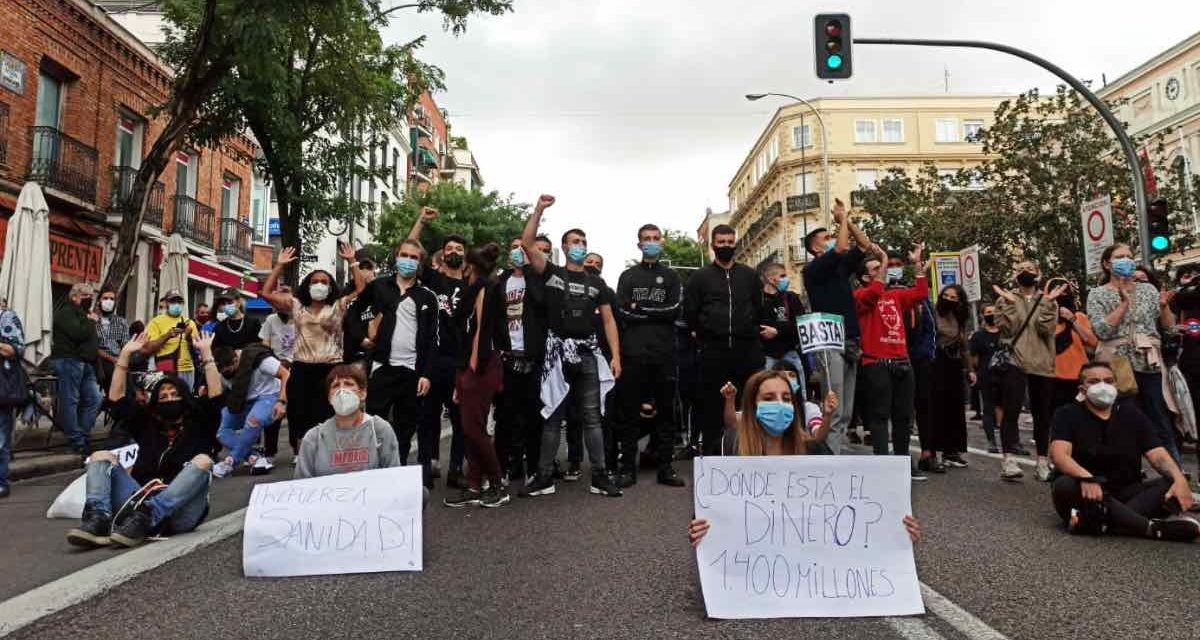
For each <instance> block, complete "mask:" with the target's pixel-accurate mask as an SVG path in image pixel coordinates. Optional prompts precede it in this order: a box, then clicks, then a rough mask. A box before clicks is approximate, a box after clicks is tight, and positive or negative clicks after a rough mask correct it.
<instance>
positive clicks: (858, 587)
mask: <svg viewBox="0 0 1200 640" xmlns="http://www.w3.org/2000/svg"><path fill="white" fill-rule="evenodd" d="M694 470H695V478H694V480H695V484H694V486H695V502H696V517H697V518H704V519H706V520H708V522H709V525H710V529H709V531H708V534H707V535H706V536H705V537H704V539H703V540H702V541H701V542H700V546H699V547H698V548H697V550H696V560H697V563H698V564H699V567H700V585H701V587H702V589H703V591H704V604H705V607H706V608H707V609H708V615H709V617H711V618H725V619H729V618H796V617H858V616H893V615H911V614H919V613H924V612H925V607H924V605H923V604H922V602H921V592H920V586H919V583H918V581H917V571H916V564H915V563H914V561H913V554H912V542H911V541H910V540H909V538H908V533H907V532H906V531H905V529H904V525H903V522H902V520H903V518H904V516H905V515H907V514H908V513H910V510H911V501H910V491H909V489H910V486H909V485H910V476H909V461H908V458H907V457H906V456H900V457H897V456H836V457H832V456H769V457H703V458H697V459H696V464H695V467H694Z"/></svg>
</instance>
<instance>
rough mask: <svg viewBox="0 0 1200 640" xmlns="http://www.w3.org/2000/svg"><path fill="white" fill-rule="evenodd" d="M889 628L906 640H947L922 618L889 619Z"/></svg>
mask: <svg viewBox="0 0 1200 640" xmlns="http://www.w3.org/2000/svg"><path fill="white" fill-rule="evenodd" d="M887 623H888V626H889V627H891V628H892V631H895V632H896V633H897V634H899V635H900V637H901V638H904V639H905V640H945V636H943V635H942V634H940V633H938V632H937V631H934V629H933V627H931V626H929V625H928V624H926V623H925V622H924V621H923V620H921V619H920V618H887Z"/></svg>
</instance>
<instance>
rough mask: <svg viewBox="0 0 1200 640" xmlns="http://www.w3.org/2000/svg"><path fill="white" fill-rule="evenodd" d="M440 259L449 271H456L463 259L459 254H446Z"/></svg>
mask: <svg viewBox="0 0 1200 640" xmlns="http://www.w3.org/2000/svg"><path fill="white" fill-rule="evenodd" d="M442 259H443V260H444V261H445V263H446V266H447V267H450V268H451V269H457V268H459V267H461V266H462V264H463V257H462V254H461V253H447V254H446V255H445V256H443V258H442Z"/></svg>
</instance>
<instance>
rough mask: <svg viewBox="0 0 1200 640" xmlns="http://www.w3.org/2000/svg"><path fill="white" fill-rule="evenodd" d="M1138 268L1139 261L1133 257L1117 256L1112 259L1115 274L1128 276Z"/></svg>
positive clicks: (1123, 276)
mask: <svg viewBox="0 0 1200 640" xmlns="http://www.w3.org/2000/svg"><path fill="white" fill-rule="evenodd" d="M1136 269H1137V262H1136V261H1135V260H1134V259H1133V258H1117V259H1116V260H1113V261H1112V272H1113V275H1115V276H1120V277H1122V278H1128V277H1130V276H1132V275H1133V272H1134V271H1135V270H1136Z"/></svg>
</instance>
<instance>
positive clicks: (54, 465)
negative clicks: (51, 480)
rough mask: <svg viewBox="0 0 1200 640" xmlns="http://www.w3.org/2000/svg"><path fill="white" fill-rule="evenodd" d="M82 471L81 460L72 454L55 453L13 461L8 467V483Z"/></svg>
mask: <svg viewBox="0 0 1200 640" xmlns="http://www.w3.org/2000/svg"><path fill="white" fill-rule="evenodd" d="M74 470H78V471H80V472H82V471H83V462H82V459H81V458H80V457H79V456H78V455H76V454H74V453H55V454H50V455H43V456H36V457H33V458H21V459H16V460H13V461H12V462H10V463H9V465H8V479H9V480H10V481H13V482H15V481H18V480H31V479H34V478H40V477H43V476H49V475H53V474H56V473H62V472H63V471H74Z"/></svg>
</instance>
